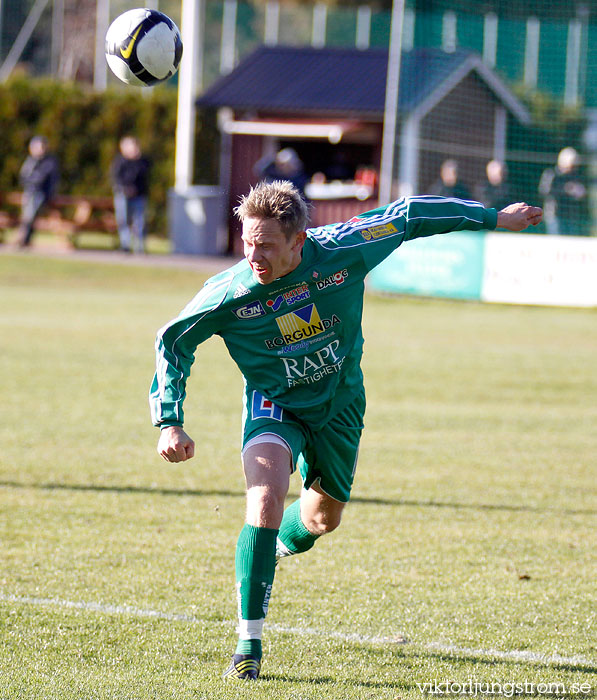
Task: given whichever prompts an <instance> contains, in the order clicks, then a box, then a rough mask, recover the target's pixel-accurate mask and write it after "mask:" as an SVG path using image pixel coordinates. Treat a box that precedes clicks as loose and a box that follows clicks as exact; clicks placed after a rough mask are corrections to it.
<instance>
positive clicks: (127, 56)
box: [106, 8, 182, 85]
mask: <svg viewBox="0 0 597 700" xmlns="http://www.w3.org/2000/svg"><path fill="white" fill-rule="evenodd" d="M181 56H182V40H181V38H180V32H179V31H178V27H177V26H176V25H175V24H174V22H173V21H172V20H171V19H170V17H168V16H167V15H165V14H164V13H163V12H158V11H157V10H149V9H147V8H137V9H135V10H128V11H127V12H124V13H123V14H121V15H120V16H118V17H117V18H116V19H115V20H114V21H113V22H112V24H111V25H110V27H109V29H108V32H107V33H106V61H107V62H108V65H109V66H110V69H111V70H112V72H113V73H114V75H115V76H116V77H117V78H120V80H122V81H123V82H125V83H128V84H129V85H155V84H156V83H161V82H162V81H164V80H167V79H168V78H169V77H170V76H172V75H174V73H176V71H177V70H178V66H179V64H180V58H181Z"/></svg>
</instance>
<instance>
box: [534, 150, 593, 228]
mask: <svg viewBox="0 0 597 700" xmlns="http://www.w3.org/2000/svg"><path fill="white" fill-rule="evenodd" d="M539 192H540V194H542V195H543V197H544V206H545V223H546V225H547V232H548V233H555V234H560V235H568V236H588V235H590V215H589V201H588V200H589V191H588V187H587V182H586V180H585V177H584V175H583V173H582V171H581V168H580V157H579V154H578V152H577V151H576V149H574V148H571V147H570V146H568V147H566V148H563V149H562V150H561V151H560V152H559V154H558V160H557V164H556V167H555V168H550V169H548V170H546V171H545V172H544V173H543V175H542V176H541V180H540V182H539Z"/></svg>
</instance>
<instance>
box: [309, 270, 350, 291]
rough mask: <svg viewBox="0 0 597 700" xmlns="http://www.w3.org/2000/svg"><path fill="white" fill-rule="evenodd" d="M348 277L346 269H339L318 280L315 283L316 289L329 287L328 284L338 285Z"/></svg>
mask: <svg viewBox="0 0 597 700" xmlns="http://www.w3.org/2000/svg"><path fill="white" fill-rule="evenodd" d="M347 277H348V270H340V271H339V272H334V274H333V275H330V276H329V277H324V278H323V279H322V280H318V281H317V282H316V283H315V284H316V285H317V289H319V290H320V291H321V290H322V289H325V288H326V287H329V286H330V285H336V286H338V285H340V284H343V283H344V280H345V279H346V278H347Z"/></svg>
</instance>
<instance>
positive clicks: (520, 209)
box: [497, 202, 543, 231]
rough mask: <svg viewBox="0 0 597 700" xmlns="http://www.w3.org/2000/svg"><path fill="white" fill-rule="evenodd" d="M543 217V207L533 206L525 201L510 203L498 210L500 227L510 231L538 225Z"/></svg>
mask: <svg viewBox="0 0 597 700" xmlns="http://www.w3.org/2000/svg"><path fill="white" fill-rule="evenodd" d="M542 219H543V209H541V207H531V206H530V205H528V204H525V203H524V202H517V203H516V204H509V205H508V206H507V207H504V209H502V210H501V211H499V212H498V219H497V225H498V228H506V229H508V231H524V229H525V228H528V227H529V226H536V225H537V224H538V223H540V222H541V220H542Z"/></svg>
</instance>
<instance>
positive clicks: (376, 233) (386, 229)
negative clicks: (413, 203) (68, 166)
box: [360, 223, 398, 241]
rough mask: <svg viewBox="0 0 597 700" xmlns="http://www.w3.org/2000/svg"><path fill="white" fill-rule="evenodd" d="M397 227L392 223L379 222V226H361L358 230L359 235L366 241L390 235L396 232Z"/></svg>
mask: <svg viewBox="0 0 597 700" xmlns="http://www.w3.org/2000/svg"><path fill="white" fill-rule="evenodd" d="M397 231H398V229H397V228H396V227H395V226H394V224H391V223H390V224H380V225H379V226H371V227H370V228H363V229H361V230H360V233H361V236H363V238H364V239H365V240H366V241H373V240H377V239H378V238H385V237H386V236H391V235H392V234H393V233H396V232H397Z"/></svg>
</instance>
